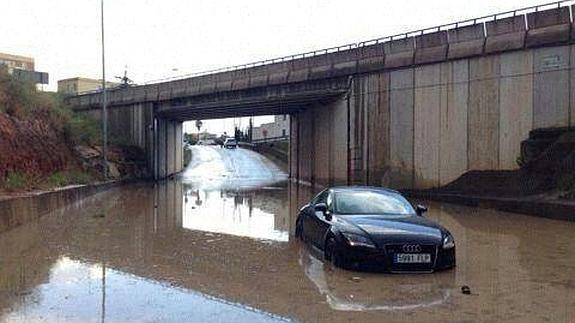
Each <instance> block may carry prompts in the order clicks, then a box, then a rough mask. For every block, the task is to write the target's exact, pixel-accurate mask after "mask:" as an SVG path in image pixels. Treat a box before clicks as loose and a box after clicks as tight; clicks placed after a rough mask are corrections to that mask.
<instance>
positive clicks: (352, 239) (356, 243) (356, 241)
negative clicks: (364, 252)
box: [342, 232, 375, 248]
mask: <svg viewBox="0 0 575 323" xmlns="http://www.w3.org/2000/svg"><path fill="white" fill-rule="evenodd" d="M342 234H343V236H344V237H345V239H346V240H347V243H348V244H349V245H350V246H352V247H366V248H375V244H374V243H373V242H371V240H370V239H369V238H368V237H366V236H363V235H360V234H355V233H349V232H343V233H342Z"/></svg>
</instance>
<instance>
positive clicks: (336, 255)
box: [324, 236, 343, 268]
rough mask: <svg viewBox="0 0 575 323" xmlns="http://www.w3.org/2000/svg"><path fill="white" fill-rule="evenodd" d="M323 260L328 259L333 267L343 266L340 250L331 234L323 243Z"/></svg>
mask: <svg viewBox="0 0 575 323" xmlns="http://www.w3.org/2000/svg"><path fill="white" fill-rule="evenodd" d="M324 250H325V260H327V261H329V262H330V263H331V264H332V265H333V266H334V267H340V268H343V262H342V261H341V256H340V251H339V250H338V248H337V242H336V241H335V238H334V237H333V236H330V237H329V238H327V241H326V243H325V249H324Z"/></svg>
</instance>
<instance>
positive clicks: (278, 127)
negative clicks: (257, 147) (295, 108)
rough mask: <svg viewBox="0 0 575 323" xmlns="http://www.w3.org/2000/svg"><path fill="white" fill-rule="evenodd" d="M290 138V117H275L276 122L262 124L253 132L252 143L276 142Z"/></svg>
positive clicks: (283, 115) (284, 115)
mask: <svg viewBox="0 0 575 323" xmlns="http://www.w3.org/2000/svg"><path fill="white" fill-rule="evenodd" d="M288 138H289V115H287V114H281V115H276V116H274V122H270V123H262V124H261V125H260V126H259V127H254V128H253V130H252V141H260V142H262V141H276V140H284V139H288Z"/></svg>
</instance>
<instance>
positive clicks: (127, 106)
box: [69, 1, 575, 188]
mask: <svg viewBox="0 0 575 323" xmlns="http://www.w3.org/2000/svg"><path fill="white" fill-rule="evenodd" d="M571 3H572V1H566V2H561V3H559V4H558V3H555V4H553V5H549V6H543V7H538V8H529V9H525V10H519V11H514V12H510V13H504V14H499V15H495V16H490V17H484V18H478V19H472V20H468V21H464V22H459V23H455V24H451V25H445V26H439V27H435V28H431V29H427V30H422V31H417V32H412V33H406V34H403V35H399V36H393V37H387V38H383V39H379V40H374V41H371V42H364V43H360V44H353V45H348V46H344V47H338V48H333V49H328V50H323V51H318V52H313V53H309V54H303V55H295V56H291V57H287V58H281V59H276V60H271V61H266V62H262V63H256V64H248V65H246V66H241V67H236V68H230V69H225V70H222V71H215V72H212V73H206V74H202V75H197V76H192V77H189V78H183V79H177V80H172V81H166V82H161V83H155V84H149V85H144V86H137V87H132V88H127V89H122V90H116V91H113V92H112V93H111V94H110V104H111V106H112V109H111V110H112V111H111V112H110V129H112V132H113V133H114V135H115V136H123V137H125V138H130V139H131V141H132V142H133V143H134V144H138V145H141V146H142V147H144V148H146V149H147V151H148V152H149V164H150V165H151V167H152V168H153V170H154V172H155V174H156V176H157V177H158V178H159V177H165V176H166V175H168V174H171V173H175V172H177V171H179V170H180V169H181V168H182V162H181V159H182V158H181V147H180V145H181V142H182V140H181V139H182V138H181V137H182V136H181V132H182V129H181V122H182V121H184V120H189V119H198V118H202V119H205V118H222V117H237V116H247V115H262V114H290V115H291V120H292V122H291V134H290V137H291V143H292V148H291V157H290V165H291V167H290V169H291V176H292V178H293V179H296V180H301V181H305V182H311V183H318V184H332V183H369V184H379V185H382V184H383V185H390V186H394V187H420V188H422V187H433V186H438V185H441V184H445V183H448V182H450V181H452V180H453V179H455V178H457V177H458V176H459V175H461V174H462V173H464V172H465V171H467V170H484V169H513V168H516V167H517V165H516V159H517V157H518V155H519V147H520V142H521V141H522V140H524V139H525V138H526V137H527V133H528V132H529V131H530V130H531V129H533V128H539V127H552V126H569V125H573V124H574V123H575V119H573V117H572V116H573V115H575V104H571V103H570V102H571V100H572V98H573V97H575V92H574V91H573V87H572V86H570V84H573V81H571V78H572V75H574V74H573V73H572V71H571V70H572V68H573V67H572V65H573V64H575V58H574V59H571V57H573V56H574V55H575V54H573V53H575V50H573V49H572V47H573V46H572V45H571V44H572V43H573V39H574V38H573V37H575V36H572V34H571V26H572V22H571V17H570V10H571V8H570V7H569V5H570V4H571ZM573 35H575V33H574V34H573ZM69 102H70V103H72V104H73V105H74V106H76V108H77V109H80V110H87V111H90V113H93V114H95V115H97V114H98V110H97V109H98V107H99V105H100V95H99V94H97V93H96V94H86V95H81V96H77V97H73V98H70V99H69Z"/></svg>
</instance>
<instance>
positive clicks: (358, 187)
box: [329, 185, 401, 195]
mask: <svg viewBox="0 0 575 323" xmlns="http://www.w3.org/2000/svg"><path fill="white" fill-rule="evenodd" d="M329 189H330V190H331V191H333V192H336V193H337V192H359V191H370V192H378V193H394V194H400V195H401V193H400V192H398V191H396V190H393V189H390V188H386V187H379V186H362V185H350V186H334V187H330V188H329Z"/></svg>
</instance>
